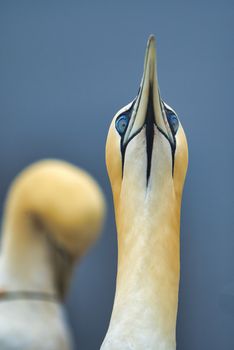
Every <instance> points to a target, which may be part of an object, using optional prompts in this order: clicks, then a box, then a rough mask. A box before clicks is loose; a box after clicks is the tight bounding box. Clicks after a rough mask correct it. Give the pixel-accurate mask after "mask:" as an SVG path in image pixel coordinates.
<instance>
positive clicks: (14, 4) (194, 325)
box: [0, 0, 234, 350]
mask: <svg viewBox="0 0 234 350" xmlns="http://www.w3.org/2000/svg"><path fill="white" fill-rule="evenodd" d="M233 10H234V5H233V1H228V0H222V1H198V0H196V1H193V2H191V1H190V2H189V1H174V0H173V1H166V0H160V1H120V0H119V1H111V0H109V1H100V0H99V1H93V2H91V1H70V0H66V1H59V0H57V1H48V0H47V1H42V0H40V1H32V0H31V1H23V0H21V1H11V0H0V164H1V165H0V179H1V181H0V200H1V205H2V203H3V200H4V197H5V194H6V190H7V188H8V186H9V184H10V182H11V181H12V179H13V178H14V176H15V175H16V174H17V173H18V172H19V171H20V170H21V169H22V168H23V167H24V166H26V165H28V164H29V163H31V162H33V161H35V160H38V159H41V158H44V157H58V158H62V159H66V160H68V161H71V162H73V163H75V164H78V165H80V166H82V167H83V168H85V169H86V170H88V171H90V172H91V173H92V174H93V175H94V176H95V177H96V179H97V180H98V181H99V182H100V184H101V185H102V187H103V189H104V191H105V193H106V196H107V200H108V219H107V221H106V226H105V230H104V232H103V235H102V239H101V240H100V241H99V242H98V243H97V244H96V246H95V247H94V248H93V249H92V250H91V251H90V252H89V254H88V255H87V256H86V258H85V259H84V260H83V262H82V264H81V265H80V266H79V268H78V269H77V271H76V274H75V279H74V283H73V284H72V287H71V291H70V294H69V297H68V300H67V309H68V314H69V322H70V324H71V326H72V327H73V331H74V335H75V338H76V342H77V349H78V348H79V349H82V350H95V349H98V348H99V345H100V344H101V341H102V339H103V337H104V335H105V332H106V330H107V326H108V322H109V318H110V313H111V309H112V302H113V296H114V289H115V273H116V257H117V254H116V232H115V221H114V214H113V206H112V198H111V191H110V187H109V182H108V178H107V174H106V169H105V160H104V148H105V138H106V134H107V130H108V127H109V123H110V121H111V119H112V117H113V115H114V113H115V112H116V111H117V110H118V109H119V108H120V107H122V106H123V105H125V104H126V103H128V102H129V101H130V100H131V99H132V98H133V97H134V96H135V94H136V93H137V90H138V86H139V82H140V78H141V74H142V68H143V57H144V50H145V45H146V40H147V37H148V35H149V34H150V33H154V34H156V37H157V47H158V70H159V81H160V87H161V93H162V96H163V98H164V99H165V100H166V101H168V102H169V104H171V105H172V106H173V107H174V108H175V109H176V111H177V112H178V114H179V116H180V119H181V121H182V123H183V126H184V128H185V130H186V134H187V138H188V141H189V150H190V164H189V172H188V176H187V181H186V186H185V191H184V197H183V208H182V228H181V269H182V271H181V287H180V301H179V315H178V325H177V339H178V350H187V349H189V350H207V349H212V350H216V349H217V350H220V349H222V350H233V349H234V274H233V267H234V232H233V224H234V215H233V193H234V191H233V156H234V154H233V153H234V152H233V124H234V120H233V103H232V99H233V82H234V64H233V62H234V49H233V29H234V28H233V27H234V25H233V18H234V11H233Z"/></svg>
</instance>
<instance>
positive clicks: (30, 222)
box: [0, 160, 105, 350]
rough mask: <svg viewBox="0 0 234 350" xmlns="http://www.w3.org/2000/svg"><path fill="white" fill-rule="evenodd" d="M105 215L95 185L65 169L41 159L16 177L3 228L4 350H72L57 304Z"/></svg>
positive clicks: (0, 342)
mask: <svg viewBox="0 0 234 350" xmlns="http://www.w3.org/2000/svg"><path fill="white" fill-rule="evenodd" d="M104 213H105V201H104V197H103V194H102V191H101V190H100V188H99V186H98V185H97V183H96V181H95V180H94V179H93V178H92V177H91V176H90V175H88V174H87V173H86V172H85V171H83V170H80V169H78V168H77V167H75V166H73V165H71V164H69V163H66V162H63V161H56V160H47V161H40V162H38V163H35V164H33V165H32V166H30V167H28V168H27V169H26V170H24V171H23V172H22V173H21V174H20V175H19V176H18V177H17V178H16V180H15V181H14V182H13V185H12V186H11V188H10V191H9V194H8V196H7V201H6V205H5V210H4V216H3V227H2V236H3V237H2V245H1V255H0V349H1V350H13V349H14V350H67V349H70V348H71V346H72V345H71V340H70V332H69V330H68V327H67V324H66V321H65V319H64V317H63V307H62V304H61V302H62V300H63V297H64V294H65V292H66V290H67V286H68V282H69V279H70V275H71V272H72V269H73V267H74V264H75V262H76V261H77V260H78V259H80V258H81V257H82V255H83V254H84V253H85V252H86V250H87V249H88V248H89V247H90V245H91V244H93V242H94V241H95V240H96V238H97V237H98V233H99V232H100V229H101V227H102V222H103V218H104Z"/></svg>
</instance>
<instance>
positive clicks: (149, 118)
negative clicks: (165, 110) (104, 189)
mask: <svg viewBox="0 0 234 350" xmlns="http://www.w3.org/2000/svg"><path fill="white" fill-rule="evenodd" d="M149 90H150V91H149V99H148V105H147V111H146V118H145V133H146V153H147V170H146V185H147V186H148V182H149V177H150V172H151V161H152V152H153V143H154V124H155V122H154V121H155V118H154V105H153V87H152V86H150V89H149Z"/></svg>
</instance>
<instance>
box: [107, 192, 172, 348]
mask: <svg viewBox="0 0 234 350" xmlns="http://www.w3.org/2000/svg"><path fill="white" fill-rule="evenodd" d="M128 198H129V197H128ZM127 200H128V199H127ZM137 203H139V201H137ZM164 203H165V201H164ZM160 205H161V203H160ZM127 207H132V206H129V203H128V206H124V207H122V208H120V210H118V208H117V210H116V219H117V228H118V274H117V286H116V295H115V301H114V307H113V312H112V317H111V322H110V326H109V330H108V332H107V335H106V338H105V340H104V343H103V345H102V348H101V349H102V350H107V349H108V350H109V349H111V350H112V349H113V350H120V349H125V350H130V349H131V350H142V349H149V350H174V349H175V348H176V340H175V333H176V315H177V305H178V287H179V211H178V209H177V203H176V199H175V198H173V197H172V198H171V201H170V202H169V201H168V203H165V205H164V208H162V205H161V206H160V210H157V208H156V204H155V203H153V202H152V201H151V200H148V202H147V201H144V202H143V205H142V206H140V207H139V206H138V207H137V208H134V215H132V216H130V213H129V211H128V210H127V209H126V208H127ZM128 214H129V215H128ZM131 217H132V219H131ZM125 218H126V220H125Z"/></svg>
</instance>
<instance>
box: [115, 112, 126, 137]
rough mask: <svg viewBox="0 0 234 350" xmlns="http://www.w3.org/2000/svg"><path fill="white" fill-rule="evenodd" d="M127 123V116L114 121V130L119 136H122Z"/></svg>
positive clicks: (123, 115)
mask: <svg viewBox="0 0 234 350" xmlns="http://www.w3.org/2000/svg"><path fill="white" fill-rule="evenodd" d="M128 123H129V117H127V115H125V114H122V115H121V116H120V117H118V119H116V121H115V128H116V130H117V131H118V133H119V134H120V135H123V134H124V133H125V131H126V130H127V127H128Z"/></svg>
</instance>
